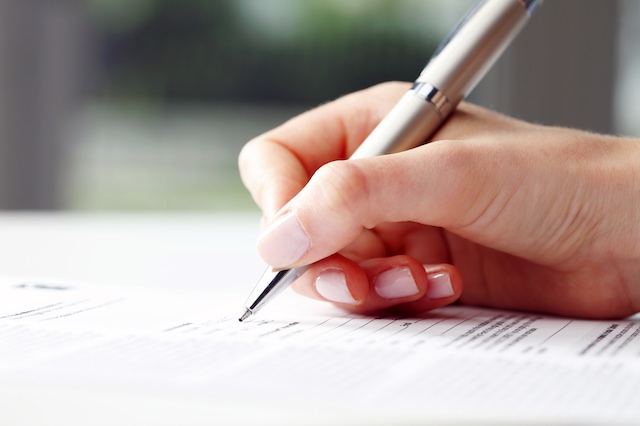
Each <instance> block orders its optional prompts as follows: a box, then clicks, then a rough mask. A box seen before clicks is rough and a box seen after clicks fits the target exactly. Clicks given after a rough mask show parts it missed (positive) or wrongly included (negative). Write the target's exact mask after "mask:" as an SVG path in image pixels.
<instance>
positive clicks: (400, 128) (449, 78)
mask: <svg viewBox="0 0 640 426" xmlns="http://www.w3.org/2000/svg"><path fill="white" fill-rule="evenodd" d="M541 3H542V0H479V1H478V2H476V3H475V4H474V5H473V6H472V8H471V9H470V10H469V11H468V12H467V13H466V14H465V16H464V17H463V18H462V20H461V21H460V22H459V23H458V25H457V26H456V27H455V28H454V29H453V31H452V32H451V34H449V35H448V36H447V37H446V38H445V39H444V41H443V42H442V43H441V44H440V46H439V47H438V48H437V49H436V51H435V52H434V53H433V55H432V56H431V58H430V59H429V62H428V63H427V65H426V66H425V67H424V69H423V70H422V72H421V73H420V75H419V76H418V78H417V79H416V80H415V82H414V84H413V86H412V87H411V89H409V90H408V91H407V92H406V93H405V94H404V95H403V96H402V98H400V100H399V101H398V103H397V104H396V105H395V106H394V107H393V108H392V109H391V111H390V112H389V113H388V114H387V115H386V116H385V117H384V119H382V121H380V123H379V124H378V126H377V127H376V128H375V129H373V131H372V132H371V134H370V135H369V136H368V137H367V138H366V139H365V140H364V142H362V144H361V145H360V147H359V148H358V149H356V151H355V152H354V153H353V155H351V157H349V158H350V159H355V158H365V157H374V156H378V155H383V154H391V153H394V152H399V151H404V150H407V149H410V148H414V147H416V146H418V145H421V144H423V143H425V142H427V141H428V139H429V138H430V137H431V136H432V135H433V134H434V133H435V131H436V130H438V128H439V127H440V126H441V125H442V123H444V121H445V120H446V119H447V118H448V117H449V115H451V112H452V111H453V110H454V109H455V108H456V106H457V105H458V104H459V103H460V102H461V101H462V100H463V99H464V98H465V97H466V96H467V95H468V94H469V92H471V90H473V88H474V87H475V86H476V84H477V83H478V82H479V81H480V80H481V79H482V77H483V76H484V75H485V74H486V72H487V71H488V70H489V68H491V66H492V65H493V63H494V62H495V61H496V60H497V59H498V57H499V56H500V55H501V54H502V52H503V51H504V50H505V49H506V47H507V46H508V45H509V44H510V43H511V41H512V40H513V39H514V38H515V36H516V35H517V34H518V32H519V31H520V30H521V29H522V27H523V26H524V25H525V24H526V23H527V22H528V20H529V18H530V17H531V15H532V14H533V12H534V11H535V10H536V8H537V7H538V6H539V5H540V4H541ZM307 269H308V266H302V267H297V268H292V269H285V270H272V269H271V268H267V270H266V271H265V272H264V274H263V275H262V277H261V278H260V280H259V281H258V284H257V285H256V287H255V289H254V290H253V292H252V293H251V295H250V296H249V298H248V299H247V301H246V303H245V310H244V313H243V314H242V316H241V317H240V318H239V319H240V321H244V320H245V319H247V318H248V317H250V316H251V315H253V314H255V313H256V312H258V310H260V309H261V308H262V307H263V306H264V305H265V304H266V303H268V302H269V301H270V300H272V299H273V298H274V297H276V296H277V295H278V294H279V293H280V292H282V291H283V290H284V289H285V288H287V287H288V286H289V285H290V284H291V283H293V282H294V281H295V280H296V279H297V278H298V277H300V276H301V275H302V274H303V273H304V272H305V271H306V270H307Z"/></svg>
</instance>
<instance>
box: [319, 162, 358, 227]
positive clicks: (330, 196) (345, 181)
mask: <svg viewBox="0 0 640 426" xmlns="http://www.w3.org/2000/svg"><path fill="white" fill-rule="evenodd" d="M316 176H317V181H318V182H321V184H320V185H319V188H318V192H317V193H318V194H319V196H320V197H322V204H324V206H325V208H327V209H328V211H330V212H332V213H333V214H337V215H340V216H343V215H348V216H350V217H352V218H354V219H355V220H359V218H360V217H362V216H363V215H362V208H363V205H362V200H363V199H365V198H367V196H368V193H369V184H368V182H369V181H368V178H367V175H366V174H365V172H364V171H363V170H362V168H361V167H360V166H359V165H358V164H357V162H354V161H334V162H331V163H328V164H325V165H324V166H322V167H321V168H320V169H318V171H317V172H316Z"/></svg>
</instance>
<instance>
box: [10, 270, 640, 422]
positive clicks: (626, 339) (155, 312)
mask: <svg viewBox="0 0 640 426" xmlns="http://www.w3.org/2000/svg"><path fill="white" fill-rule="evenodd" d="M0 289H1V290H0V342H1V344H0V382H2V383H18V384H20V383H30V384H34V383H35V384H47V385H53V386H67V387H69V386H72V387H76V388H81V389H113V390H116V391H117V390H121V389H122V390H126V391H127V392H134V391H135V392H136V393H138V394H144V392H147V391H150V392H151V391H155V390H157V389H163V390H164V391H166V392H170V393H175V394H179V395H183V396H184V395H189V396H198V397H203V396H204V397H206V398H207V399H208V400H209V401H216V400H222V399H223V400H225V401H229V400H232V401H235V403H236V404H239V406H242V404H243V401H246V402H247V403H248V404H249V403H250V404H256V403H259V404H262V405H268V406H270V407H294V406H305V407H308V406H311V407H316V408H317V409H318V410H322V409H323V407H334V408H336V410H337V409H338V408H337V407H342V408H344V409H345V412H348V413H350V414H349V415H352V416H353V418H354V419H361V420H363V421H364V420H365V419H369V420H371V419H375V418H376V413H377V412H379V413H380V415H381V416H387V417H380V418H393V416H394V415H395V414H397V415H398V419H403V420H405V421H409V422H412V421H415V422H417V423H420V422H421V421H426V420H429V419H433V418H436V419H452V420H454V421H455V420H458V421H465V420H474V421H478V420H483V419H484V420H487V421H490V420H496V421H504V422H507V423H508V422H510V421H514V420H518V423H520V424H523V423H531V424H545V423H550V424H556V423H558V422H559V423H565V424H627V423H628V424H633V423H638V422H640V321H638V320H636V319H627V320H619V321H585V320H575V319H570V318H558V317H549V316H543V315H536V314H527V313H517V312H510V311H499V310H490V309H481V308H473V307H465V306H457V305H456V306H450V307H446V308H441V309H438V310H435V311H432V312H429V313H426V314H424V315H422V316H420V317H416V318H400V317H392V316H381V317H371V316H360V315H352V314H346V313H344V312H342V311H339V310H337V309H334V308H332V307H330V306H329V305H325V304H322V303H319V302H314V301H307V300H306V299H304V298H302V297H300V296H296V295H294V294H290V293H285V295H283V296H282V298H281V299H280V300H278V301H277V303H274V306H269V307H267V308H265V309H264V310H263V311H261V312H260V314H259V315H257V316H256V317H254V318H252V319H251V320H249V321H245V322H243V323H240V322H238V320H237V316H238V313H239V312H240V310H241V303H242V300H238V299H236V298H235V297H228V295H226V296H225V295H224V294H223V295H220V297H218V298H216V297H212V296H211V294H205V293H190V292H172V291H164V290H163V291H154V290H152V289H122V288H109V287H98V286H91V285H79V284H64V283H62V284H61V283H55V282H45V281H30V280H8V281H6V282H4V283H2V285H1V287H0ZM205 295H206V297H203V296H205ZM2 416H3V414H2V411H0V423H2V424H6V423H4V422H2ZM307 420H309V419H307ZM346 423H348V424H351V423H349V422H346ZM300 424H303V423H302V422H301V423H300ZM365 424H366V423H365ZM369 424H373V422H371V423H369Z"/></svg>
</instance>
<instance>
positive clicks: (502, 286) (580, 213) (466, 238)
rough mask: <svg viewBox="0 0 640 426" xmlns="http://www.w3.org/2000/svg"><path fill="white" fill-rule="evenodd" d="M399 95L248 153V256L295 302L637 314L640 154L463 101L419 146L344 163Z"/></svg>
mask: <svg viewBox="0 0 640 426" xmlns="http://www.w3.org/2000/svg"><path fill="white" fill-rule="evenodd" d="M407 89H408V86H407V85H406V84H403V83H385V84H382V85H378V86H375V87H373V88H370V89H367V90H364V91H361V92H356V93H354V94H350V95H348V96H345V97H343V98H341V99H338V100H337V101H334V102H331V103H329V104H326V105H323V106H321V107H319V108H316V109H314V110H312V111H309V112H307V113H304V114H302V115H300V116H298V117H295V118H293V119H292V120H290V121H288V122H287V123H285V124H283V125H282V126H280V127H278V128H276V129H274V130H271V131H269V132H267V133H265V134H263V135H261V136H259V137H257V138H256V139H254V140H252V141H250V142H249V143H248V144H247V145H246V146H245V147H244V148H243V150H242V152H241V154H240V159H239V163H240V171H241V175H242V178H243V181H244V183H245V185H246V186H247V188H249V190H250V192H251V194H252V196H253V197H254V199H255V201H256V202H257V203H258V205H259V206H260V207H261V208H262V211H263V225H264V231H263V233H262V234H261V236H260V238H259V240H258V251H259V253H260V255H261V256H262V257H263V258H264V259H265V261H266V262H267V263H269V264H270V265H272V266H273V267H277V268H285V267H286V268H290V267H295V266H299V265H304V264H312V267H311V268H310V269H309V270H308V272H307V273H305V274H304V275H303V276H302V277H301V278H300V279H299V280H298V281H297V282H296V283H295V285H294V287H295V289H296V290H297V291H299V292H300V293H302V294H305V295H307V296H310V297H314V298H317V299H322V300H329V301H332V302H334V303H336V304H337V305H338V306H340V307H342V308H345V309H349V310H353V311H358V312H369V311H375V310H379V309H391V308H393V309H398V310H402V311H403V312H405V313H415V312H419V311H424V310H428V309H433V308H436V307H439V306H443V305H446V304H449V303H452V302H454V301H455V300H457V299H459V300H460V301H461V302H462V303H467V304H475V305H482V306H490V307H498V308H507V309H518V310H528V311H537V312H544V313H552V314H561V315H572V316H581V317H593V318H596V317H621V316H627V315H630V314H633V313H636V312H638V311H640V207H639V206H640V172H638V170H640V144H639V143H638V141H635V140H631V139H622V138H615V137H611V136H602V135H596V134H591V133H587V132H582V131H577V130H572V129H564V128H555V127H545V126H540V125H534V124H529V123H525V122H522V121H519V120H515V119H512V118H509V117H505V116H502V115H500V114H497V113H494V112H491V111H488V110H485V109H482V108H480V107H477V106H473V105H470V104H466V103H463V104H462V105H460V106H459V107H458V109H457V111H456V112H455V113H454V114H453V116H452V117H451V118H450V119H449V121H448V122H447V123H446V124H445V126H443V127H442V128H441V130H440V131H439V132H438V133H437V134H436V135H435V136H434V138H433V141H432V142H431V143H429V144H426V145H423V146H420V147H418V148H415V149H413V150H410V151H406V152H402V153H398V154H392V155H385V156H381V157H376V158H366V159H359V160H349V161H344V159H346V158H348V156H349V155H350V154H351V153H352V152H353V151H354V150H355V148H356V147H357V146H358V145H359V144H360V143H361V141H362V140H363V139H364V138H365V137H366V135H367V134H368V133H369V132H370V131H371V130H372V129H373V127H375V125H376V124H377V123H378V122H379V121H380V119H381V118H382V117H383V116H384V115H385V114H386V112H387V111H388V110H389V109H390V108H391V107H392V106H393V104H394V103H395V102H396V101H397V100H398V99H399V98H400V96H401V95H402V94H403V93H404V92H405V91H406V90H407Z"/></svg>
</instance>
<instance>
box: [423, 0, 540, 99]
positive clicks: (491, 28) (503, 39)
mask: <svg viewBox="0 0 640 426" xmlns="http://www.w3.org/2000/svg"><path fill="white" fill-rule="evenodd" d="M538 3H539V2H538V1H525V0H485V1H481V2H480V3H478V5H477V6H476V8H475V9H474V10H472V12H471V13H470V14H468V15H467V16H466V17H465V18H464V19H463V21H462V22H461V23H460V24H459V25H458V27H457V28H456V29H455V30H454V32H453V33H452V34H451V35H450V36H449V37H448V38H447V39H446V41H445V42H444V44H443V45H442V46H441V47H440V48H439V49H438V51H437V53H436V54H435V55H434V56H433V57H432V58H431V60H430V61H429V63H428V64H427V66H426V67H425V68H424V69H423V70H422V72H421V74H420V76H419V77H418V79H417V80H416V81H418V82H425V83H428V84H430V85H432V86H434V87H437V88H438V89H439V90H441V91H442V92H443V93H444V95H445V96H446V97H447V98H448V100H449V102H450V104H451V106H452V107H453V108H455V106H456V105H457V104H458V103H459V102H460V101H462V100H463V99H464V98H465V97H466V96H467V95H468V94H469V92H471V91H472V90H473V88H474V87H475V86H476V85H477V83H478V82H479V81H480V80H481V79H482V77H483V76H484V75H485V74H486V72H487V71H488V70H489V69H490V68H491V66H492V65H493V64H494V63H495V61H496V60H497V59H498V58H499V57H500V55H501V54H502V52H503V51H504V50H505V49H506V48H507V46H509V44H510V43H511V42H512V41H513V39H514V38H515V37H516V35H517V34H518V33H519V32H520V30H521V29H522V28H523V27H524V26H525V24H526V23H527V21H528V20H529V17H530V14H531V13H532V11H533V10H534V9H535V8H536V7H537V5H538Z"/></svg>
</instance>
